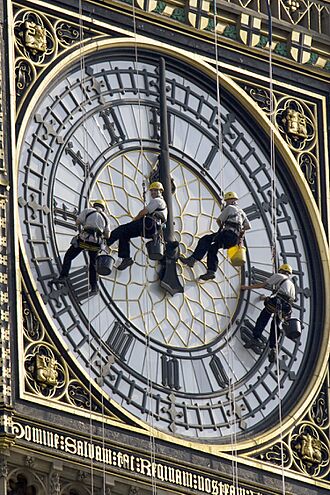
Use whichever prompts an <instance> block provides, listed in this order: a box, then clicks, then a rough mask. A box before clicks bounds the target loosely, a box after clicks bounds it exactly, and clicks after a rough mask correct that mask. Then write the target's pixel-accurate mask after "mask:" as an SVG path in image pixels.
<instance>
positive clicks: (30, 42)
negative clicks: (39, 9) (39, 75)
mask: <svg viewBox="0 0 330 495" xmlns="http://www.w3.org/2000/svg"><path fill="white" fill-rule="evenodd" d="M23 39H24V44H25V46H26V47H27V48H29V49H30V50H31V53H33V55H35V54H36V53H37V52H45V51H46V49H47V39H46V29H45V28H44V27H42V26H40V25H39V24H36V23H35V22H31V21H25V22H24V38H23Z"/></svg>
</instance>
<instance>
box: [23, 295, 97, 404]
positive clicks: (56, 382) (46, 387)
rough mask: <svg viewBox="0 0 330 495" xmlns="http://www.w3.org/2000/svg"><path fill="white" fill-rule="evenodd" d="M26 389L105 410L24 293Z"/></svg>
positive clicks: (57, 400)
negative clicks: (71, 364)
mask: <svg viewBox="0 0 330 495" xmlns="http://www.w3.org/2000/svg"><path fill="white" fill-rule="evenodd" d="M22 317H23V318H22V325H23V345H24V371H25V390H26V391H27V392H30V393H32V394H34V395H37V396H39V397H43V398H47V399H49V400H54V401H56V402H59V401H60V402H61V403H63V404H67V405H72V406H75V407H78V408H80V409H87V410H89V411H90V410H92V411H94V412H98V413H101V412H102V408H101V407H100V406H99V404H98V403H97V402H96V401H95V400H94V399H93V396H92V395H91V394H90V391H89V389H88V388H86V387H85V386H84V385H83V384H82V383H81V382H80V381H79V380H78V379H77V377H76V376H75V375H74V374H73V373H72V371H71V370H70V369H69V368H68V365H67V363H66V362H65V360H64V359H63V357H62V355H61V353H60V351H59V349H58V348H57V347H56V346H55V345H54V344H53V343H52V342H51V340H50V338H49V336H48V334H47V332H46V329H45V327H44V326H43V325H42V323H41V321H40V319H39V317H38V316H37V314H36V312H35V310H34V309H33V307H32V305H31V303H30V301H29V299H28V297H27V296H26V295H25V293H23V308H22Z"/></svg>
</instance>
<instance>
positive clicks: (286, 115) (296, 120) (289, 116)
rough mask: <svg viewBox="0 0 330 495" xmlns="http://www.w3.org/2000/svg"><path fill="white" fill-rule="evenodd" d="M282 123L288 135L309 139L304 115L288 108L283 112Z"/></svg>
mask: <svg viewBox="0 0 330 495" xmlns="http://www.w3.org/2000/svg"><path fill="white" fill-rule="evenodd" d="M282 122H283V125H284V128H285V130H286V132H287V134H291V135H292V136H296V137H302V138H307V137H308V134H307V122H306V117H305V115H303V114H302V113H299V112H297V111H296V110H293V109H292V108H287V109H286V110H285V111H284V112H283V118H282Z"/></svg>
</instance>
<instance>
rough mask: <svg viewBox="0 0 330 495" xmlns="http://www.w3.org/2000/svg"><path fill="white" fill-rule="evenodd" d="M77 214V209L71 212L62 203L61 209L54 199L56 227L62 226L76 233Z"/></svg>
mask: <svg viewBox="0 0 330 495" xmlns="http://www.w3.org/2000/svg"><path fill="white" fill-rule="evenodd" d="M77 214H78V210H77V208H73V210H70V208H68V207H67V206H66V204H65V203H62V207H59V206H58V203H57V202H56V200H55V199H54V217H55V218H54V223H55V224H56V225H60V226H61V227H65V228H67V229H69V230H73V231H76V230H77V225H76V218H77Z"/></svg>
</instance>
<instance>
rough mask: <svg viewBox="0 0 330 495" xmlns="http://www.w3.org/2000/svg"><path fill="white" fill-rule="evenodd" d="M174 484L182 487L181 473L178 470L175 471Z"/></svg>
mask: <svg viewBox="0 0 330 495" xmlns="http://www.w3.org/2000/svg"><path fill="white" fill-rule="evenodd" d="M175 483H176V484H177V485H180V486H181V485H182V472H181V470H180V469H176V470H175Z"/></svg>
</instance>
